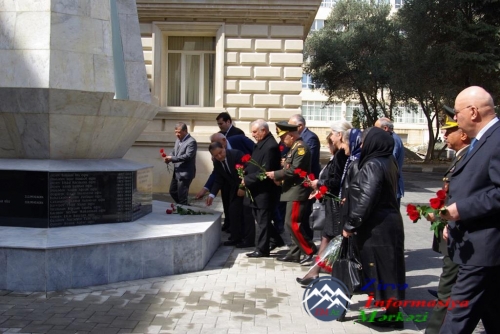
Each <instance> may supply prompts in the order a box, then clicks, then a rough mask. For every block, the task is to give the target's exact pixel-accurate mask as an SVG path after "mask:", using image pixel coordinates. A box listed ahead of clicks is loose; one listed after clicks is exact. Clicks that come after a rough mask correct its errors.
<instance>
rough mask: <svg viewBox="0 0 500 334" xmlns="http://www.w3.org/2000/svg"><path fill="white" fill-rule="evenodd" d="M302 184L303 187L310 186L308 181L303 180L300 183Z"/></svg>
mask: <svg viewBox="0 0 500 334" xmlns="http://www.w3.org/2000/svg"><path fill="white" fill-rule="evenodd" d="M302 185H303V186H304V187H306V188H309V186H310V184H309V182H304V183H302Z"/></svg>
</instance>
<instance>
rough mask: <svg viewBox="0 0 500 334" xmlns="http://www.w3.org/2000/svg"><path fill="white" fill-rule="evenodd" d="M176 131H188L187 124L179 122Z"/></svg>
mask: <svg viewBox="0 0 500 334" xmlns="http://www.w3.org/2000/svg"><path fill="white" fill-rule="evenodd" d="M175 129H176V130H182V131H187V130H188V128H187V125H186V123H183V122H179V123H177V124H175Z"/></svg>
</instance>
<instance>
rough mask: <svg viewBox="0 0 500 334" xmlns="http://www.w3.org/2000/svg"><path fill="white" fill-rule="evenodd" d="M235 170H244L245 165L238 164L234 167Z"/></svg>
mask: <svg viewBox="0 0 500 334" xmlns="http://www.w3.org/2000/svg"><path fill="white" fill-rule="evenodd" d="M234 168H236V169H242V168H244V167H243V165H240V164H236V166H234Z"/></svg>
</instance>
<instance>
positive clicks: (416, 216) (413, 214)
mask: <svg viewBox="0 0 500 334" xmlns="http://www.w3.org/2000/svg"><path fill="white" fill-rule="evenodd" d="M409 217H410V219H411V221H412V222H414V223H415V222H416V221H417V220H418V219H419V218H420V214H419V213H418V211H413V212H411V213H410V214H409Z"/></svg>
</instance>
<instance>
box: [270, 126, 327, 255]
mask: <svg viewBox="0 0 500 334" xmlns="http://www.w3.org/2000/svg"><path fill="white" fill-rule="evenodd" d="M276 131H277V133H278V136H279V137H280V138H281V140H282V141H283V143H284V144H285V145H286V146H287V147H289V148H290V151H289V152H288V154H287V155H286V157H285V161H284V163H283V169H281V170H276V171H271V172H266V175H267V177H268V178H270V179H271V180H274V181H275V182H276V183H277V184H281V187H282V193H281V199H280V200H281V201H283V202H287V204H286V216H285V222H286V225H287V226H288V228H289V230H290V233H291V236H292V241H293V243H294V245H293V246H292V247H291V248H290V250H289V251H288V253H287V254H286V255H285V256H283V257H279V258H278V260H279V261H285V262H297V263H305V262H308V261H311V260H312V258H313V256H314V254H316V251H317V248H316V245H315V244H314V243H313V242H312V240H311V238H309V237H308V235H307V233H304V229H303V227H302V224H308V223H309V219H308V217H306V215H305V213H306V209H307V201H308V199H309V195H310V193H311V188H309V187H305V186H304V185H303V184H302V181H303V180H304V178H303V177H301V176H300V175H298V174H297V173H296V170H297V169H300V170H301V171H304V172H306V173H307V175H309V173H310V172H311V152H310V150H309V147H307V145H306V144H305V143H304V142H303V141H302V138H301V137H300V135H299V133H298V126H297V125H294V124H289V123H287V122H286V121H282V122H278V123H276ZM301 252H302V253H304V254H305V257H304V259H303V260H302V261H301V260H300V253H301Z"/></svg>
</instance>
